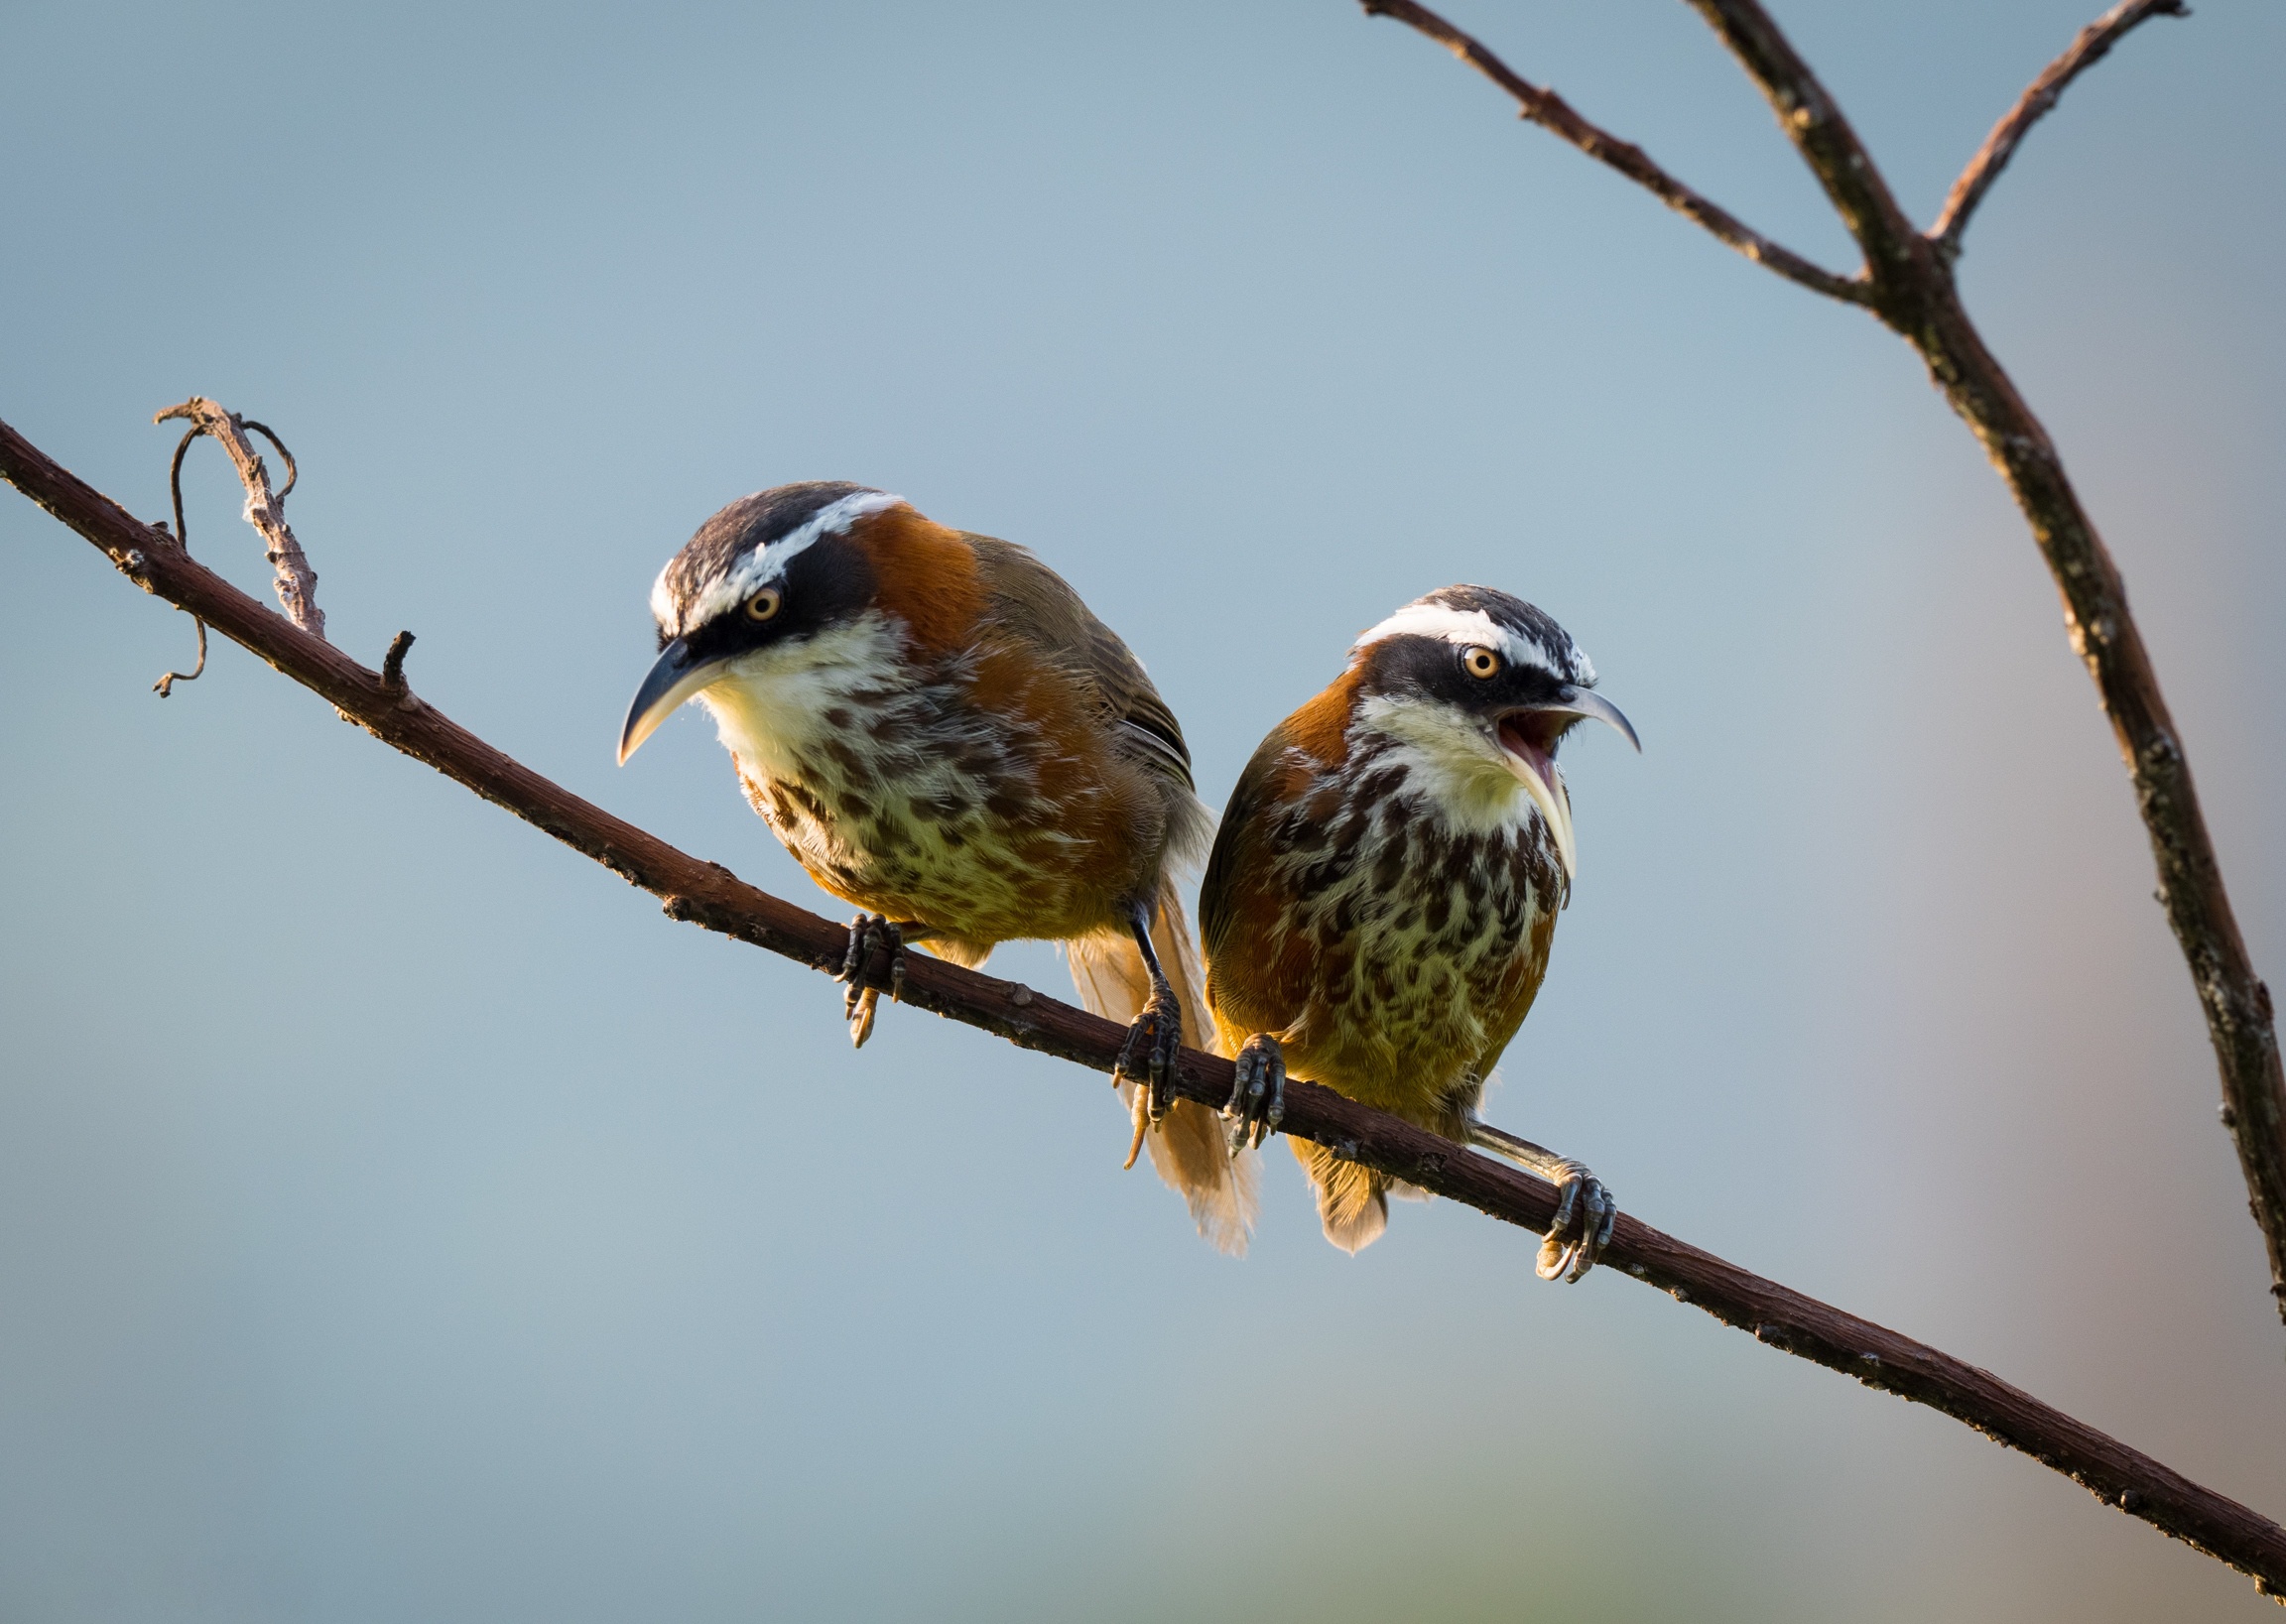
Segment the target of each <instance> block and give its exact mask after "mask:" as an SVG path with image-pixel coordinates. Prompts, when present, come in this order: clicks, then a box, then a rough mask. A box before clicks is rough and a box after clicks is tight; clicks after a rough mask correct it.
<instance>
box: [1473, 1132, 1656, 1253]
mask: <svg viewBox="0 0 2286 1624" xmlns="http://www.w3.org/2000/svg"><path fill="white" fill-rule="evenodd" d="M1468 1143H1469V1144H1471V1145H1473V1146H1475V1147H1476V1148H1477V1149H1479V1150H1486V1151H1490V1152H1491V1153H1492V1154H1493V1155H1494V1156H1497V1157H1499V1158H1501V1159H1502V1160H1503V1161H1508V1162H1513V1163H1515V1164H1516V1165H1517V1166H1518V1167H1520V1168H1522V1169H1524V1170H1525V1171H1526V1172H1528V1173H1536V1174H1538V1175H1539V1176H1540V1177H1541V1178H1543V1179H1545V1180H1547V1181H1548V1182H1549V1183H1550V1184H1552V1185H1554V1186H1555V1187H1556V1217H1555V1219H1554V1221H1553V1222H1551V1223H1550V1224H1549V1225H1548V1234H1547V1236H1546V1237H1545V1238H1544V1239H1543V1240H1542V1241H1541V1242H1540V1261H1539V1264H1538V1266H1537V1270H1538V1273H1539V1276H1540V1278H1541V1279H1542V1280H1556V1279H1559V1278H1561V1279H1563V1280H1565V1281H1567V1282H1569V1281H1575V1280H1578V1279H1579V1278H1580V1277H1581V1276H1582V1275H1584V1274H1586V1273H1587V1272H1588V1270H1589V1269H1592V1268H1593V1267H1594V1266H1595V1260H1596V1259H1597V1258H1599V1257H1601V1256H1602V1255H1603V1248H1604V1246H1605V1245H1607V1244H1608V1243H1609V1242H1610V1239H1611V1226H1612V1225H1613V1224H1616V1223H1617V1222H1618V1221H1619V1203H1618V1201H1617V1200H1615V1199H1614V1198H1613V1197H1612V1194H1611V1192H1610V1191H1609V1190H1608V1189H1605V1188H1604V1187H1603V1181H1602V1180H1600V1179H1598V1178H1596V1177H1595V1176H1594V1175H1593V1174H1592V1173H1589V1172H1588V1169H1587V1167H1586V1166H1585V1165H1584V1164H1582V1163H1579V1162H1575V1161H1573V1160H1572V1159H1571V1158H1570V1157H1569V1156H1558V1155H1557V1154H1556V1153H1555V1152H1554V1151H1552V1150H1549V1149H1548V1148H1547V1147H1546V1146H1544V1145H1535V1144H1533V1143H1532V1141H1531V1140H1529V1139H1519V1138H1517V1137H1516V1136H1515V1135H1514V1134H1512V1133H1503V1132H1501V1131H1500V1130H1499V1129H1498V1128H1495V1127H1493V1126H1492V1125H1491V1124H1490V1123H1487V1122H1480V1121H1478V1120H1477V1119H1476V1118H1475V1117H1474V1116H1470V1117H1469V1118H1468ZM1575 1216H1577V1217H1578V1219H1579V1226H1578V1227H1579V1232H1578V1233H1577V1234H1573V1233H1572V1230H1573V1219H1574V1217H1575ZM1567 1237H1569V1238H1567Z"/></svg>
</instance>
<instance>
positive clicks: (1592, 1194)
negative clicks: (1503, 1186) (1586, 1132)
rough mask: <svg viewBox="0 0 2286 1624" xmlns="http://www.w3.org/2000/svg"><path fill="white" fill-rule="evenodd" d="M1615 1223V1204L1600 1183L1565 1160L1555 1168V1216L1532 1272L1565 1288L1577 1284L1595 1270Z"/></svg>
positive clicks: (1617, 1214)
mask: <svg viewBox="0 0 2286 1624" xmlns="http://www.w3.org/2000/svg"><path fill="white" fill-rule="evenodd" d="M1618 1221H1619V1203H1618V1202H1617V1201H1616V1200H1614V1199H1613V1198H1612V1195H1611V1192H1610V1191H1609V1190H1608V1189H1605V1188H1604V1187H1603V1181H1602V1180H1600V1179H1598V1178H1596V1177H1595V1175H1593V1174H1592V1173H1589V1172H1588V1169H1587V1167H1586V1166H1585V1165H1584V1164H1582V1163H1579V1162H1575V1161H1573V1160H1571V1159H1570V1158H1569V1157H1567V1158H1566V1159H1565V1160H1564V1161H1562V1162H1560V1163H1558V1164H1557V1175H1556V1216H1555V1218H1554V1219H1553V1220H1552V1221H1551V1222H1550V1223H1549V1225H1548V1233H1547V1235H1546V1236H1545V1237H1543V1238H1542V1240H1541V1242H1540V1260H1539V1262H1538V1263H1537V1264H1535V1265H1534V1272H1535V1273H1537V1274H1538V1275H1539V1276H1540V1278H1541V1279H1542V1280H1562V1281H1564V1282H1565V1283H1566V1284H1567V1285H1569V1284H1570V1283H1572V1282H1573V1281H1576V1280H1578V1279H1579V1278H1580V1277H1581V1276H1582V1275H1584V1274H1586V1273H1587V1272H1588V1270H1590V1269H1592V1268H1594V1267H1595V1260H1596V1259H1597V1258H1599V1257H1601V1256H1602V1255H1603V1248H1604V1247H1605V1246H1607V1245H1609V1244H1610V1241H1611V1228H1612V1225H1614V1224H1616V1223H1617V1222H1618Z"/></svg>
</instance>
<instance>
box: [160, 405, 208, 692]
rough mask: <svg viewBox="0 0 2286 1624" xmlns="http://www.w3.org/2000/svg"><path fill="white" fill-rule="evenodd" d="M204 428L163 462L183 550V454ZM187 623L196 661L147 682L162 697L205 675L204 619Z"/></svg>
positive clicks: (187, 534) (187, 537) (187, 536)
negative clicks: (187, 667) (195, 635)
mask: <svg viewBox="0 0 2286 1624" xmlns="http://www.w3.org/2000/svg"><path fill="white" fill-rule="evenodd" d="M205 432H206V431H205V430H203V429H193V430H191V432H190V433H189V434H187V435H185V436H184V437H183V440H182V443H181V444H179V445H177V446H176V447H175V457H174V460H173V461H171V462H169V463H168V464H167V494H168V495H170V496H172V497H173V498H174V499H175V541H176V545H177V546H179V547H182V548H183V549H185V550H186V551H188V550H189V549H190V546H191V522H190V520H188V519H186V518H184V517H183V457H184V454H185V453H186V452H188V451H189V450H190V449H191V441H192V440H194V439H196V438H197V437H199V436H200V435H202V434H204V433H205ZM191 625H193V626H195V627H196V628H197V629H198V662H197V664H196V665H194V666H192V667H191V669H190V670H189V671H170V672H168V673H166V674H165V675H164V676H162V677H161V678H160V679H159V681H157V682H156V683H153V684H152V685H151V691H152V692H154V693H156V694H158V695H159V697H160V698H162V699H165V698H168V697H170V696H172V695H173V693H174V692H175V685H176V684H177V683H195V682H196V681H198V679H199V678H201V677H203V676H205V675H206V622H204V621H203V620H200V619H199V618H198V617H197V616H196V615H192V616H191Z"/></svg>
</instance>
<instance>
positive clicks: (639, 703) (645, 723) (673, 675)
mask: <svg viewBox="0 0 2286 1624" xmlns="http://www.w3.org/2000/svg"><path fill="white" fill-rule="evenodd" d="M728 664H729V662H728V661H727V660H725V659H715V660H701V659H699V658H697V657H696V656H694V655H693V654H692V653H691V649H690V647H689V645H687V644H686V643H685V642H684V641H683V640H682V639H681V638H680V637H678V638H677V639H675V641H674V642H672V643H670V644H668V645H667V646H666V647H665V648H663V649H661V650H660V651H659V659H658V661H657V662H656V663H655V664H654V665H653V666H652V667H651V674H650V675H649V676H648V677H646V678H644V679H643V686H642V687H639V688H637V689H636V690H635V699H634V702H633V703H632V704H630V705H628V707H627V725H626V726H624V727H622V728H621V729H620V730H619V765H620V766H622V767H624V766H626V765H627V758H628V757H629V756H631V755H633V754H634V753H635V752H636V751H637V750H639V749H641V748H642V747H643V741H644V740H645V739H647V738H649V737H650V736H651V735H652V734H654V733H656V732H658V731H659V724H660V723H661V722H663V721H665V720H666V719H667V718H668V717H669V716H671V715H673V714H674V713H675V708H676V707H677V706H678V705H680V704H682V703H683V701H684V700H686V699H689V698H692V697H694V696H695V695H697V693H698V692H699V689H700V688H702V687H706V686H707V685H709V684H710V683H712V682H713V681H714V679H716V678H717V677H720V676H721V675H722V668H723V667H724V666H726V665H728Z"/></svg>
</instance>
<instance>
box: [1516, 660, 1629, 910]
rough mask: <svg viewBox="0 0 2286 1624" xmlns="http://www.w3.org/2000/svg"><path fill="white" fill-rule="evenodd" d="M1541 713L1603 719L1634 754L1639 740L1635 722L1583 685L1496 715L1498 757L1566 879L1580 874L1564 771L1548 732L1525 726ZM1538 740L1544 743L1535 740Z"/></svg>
mask: <svg viewBox="0 0 2286 1624" xmlns="http://www.w3.org/2000/svg"><path fill="white" fill-rule="evenodd" d="M1541 716H1589V717H1592V718H1594V719H1595V720H1596V721H1599V722H1608V723H1610V724H1611V726H1612V727H1614V728H1616V729H1617V730H1618V731H1619V733H1620V734H1621V735H1622V736H1623V737H1624V738H1625V739H1626V740H1627V742H1628V743H1629V744H1632V745H1633V746H1635V748H1636V750H1637V752H1638V753H1640V752H1641V750H1642V748H1643V741H1642V740H1641V739H1639V738H1637V737H1636V736H1635V724H1634V723H1632V722H1630V721H1629V720H1628V719H1627V715H1626V712H1624V711H1622V710H1621V709H1620V708H1619V707H1618V706H1617V705H1615V704H1613V703H1612V702H1611V701H1610V700H1609V699H1606V698H1604V697H1603V696H1602V695H1601V694H1600V693H1591V692H1589V691H1588V689H1586V688H1584V687H1566V688H1565V689H1564V690H1563V692H1562V693H1561V694H1560V695H1559V696H1558V697H1557V699H1556V700H1555V702H1553V703H1550V704H1536V705H1531V706H1528V707H1527V708H1525V709H1522V710H1516V711H1511V712H1509V714H1507V715H1505V716H1503V717H1501V718H1500V721H1499V724H1498V732H1499V737H1500V754H1501V758H1502V759H1503V760H1504V761H1505V762H1506V763H1507V767H1508V771H1509V772H1510V773H1512V774H1513V775H1515V778H1516V782H1517V783H1519V784H1521V785H1523V786H1524V793H1525V794H1526V795H1528V796H1530V797H1531V798H1532V805H1533V806H1535V807H1537V808H1539V809H1540V815H1541V817H1542V818H1543V819H1545V820H1546V822H1547V824H1548V832H1549V833H1550V834H1551V835H1553V836H1554V837H1555V840H1556V855H1557V857H1558V859H1559V860H1560V861H1561V862H1562V863H1563V864H1564V874H1565V877H1566V878H1567V879H1570V878H1573V877H1574V876H1576V875H1577V874H1578V873H1579V872H1580V846H1579V843H1578V841H1577V840H1576V839H1575V838H1574V836H1573V833H1572V793H1571V792H1570V791H1569V790H1567V789H1566V788H1565V787H1564V774H1563V772H1562V770H1561V769H1559V768H1558V767H1557V765H1556V755H1555V743H1554V739H1553V731H1552V730H1549V729H1545V728H1542V727H1535V726H1533V725H1531V724H1532V721H1533V719H1534V718H1536V717H1541ZM1543 739H1546V740H1547V741H1548V742H1546V743H1543V742H1541V741H1542V740H1543Z"/></svg>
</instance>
